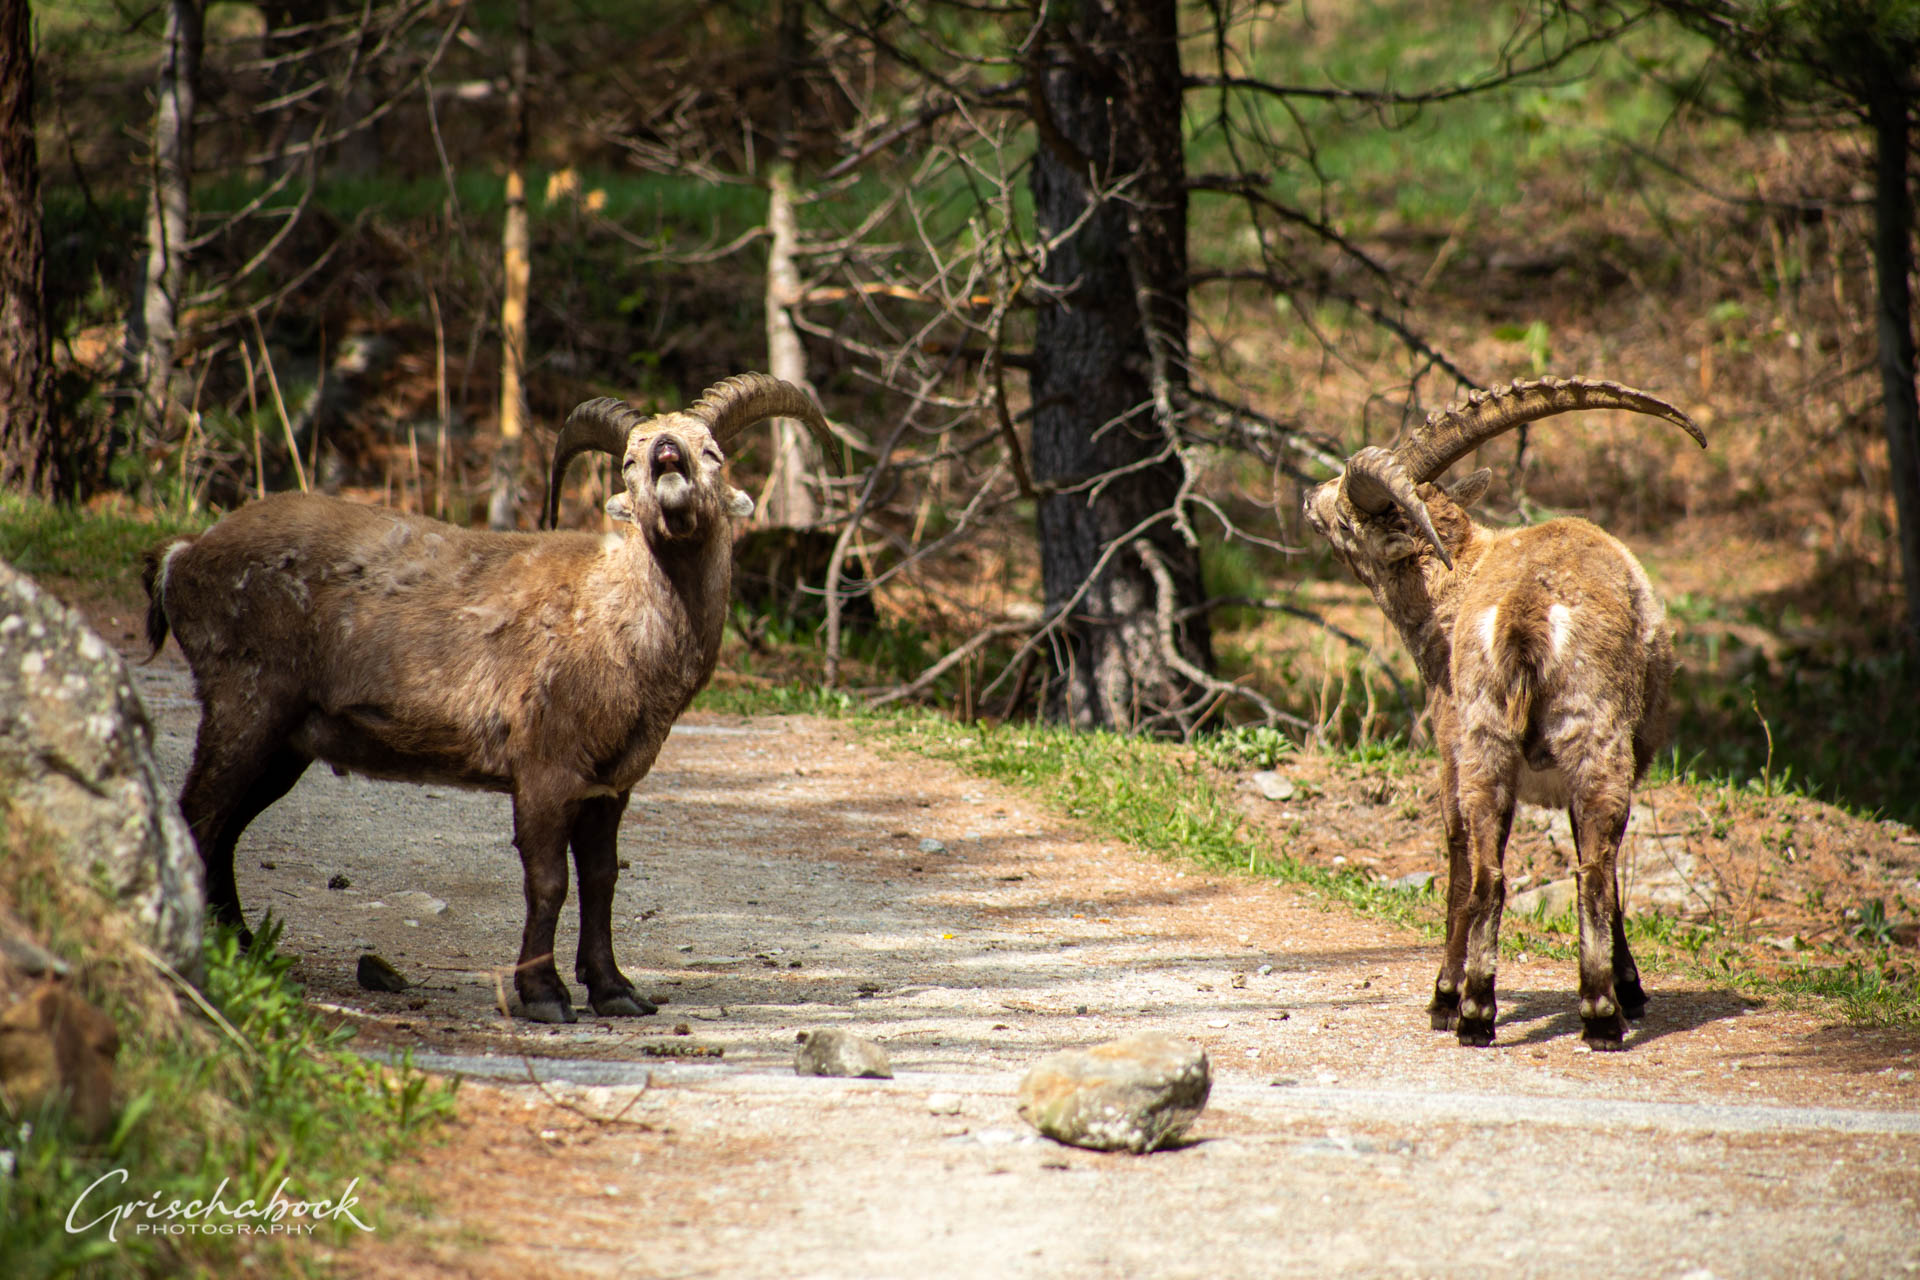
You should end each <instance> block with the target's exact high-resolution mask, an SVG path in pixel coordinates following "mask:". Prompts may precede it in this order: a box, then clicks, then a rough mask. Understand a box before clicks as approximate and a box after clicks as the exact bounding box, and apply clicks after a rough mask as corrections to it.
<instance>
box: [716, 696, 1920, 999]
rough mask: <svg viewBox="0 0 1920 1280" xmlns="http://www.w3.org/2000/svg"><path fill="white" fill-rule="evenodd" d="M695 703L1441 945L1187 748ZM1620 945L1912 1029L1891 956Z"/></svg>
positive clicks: (1429, 910)
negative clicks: (783, 723)
mask: <svg viewBox="0 0 1920 1280" xmlns="http://www.w3.org/2000/svg"><path fill="white" fill-rule="evenodd" d="M702 699H703V701H702V703H701V704H700V705H703V706H706V707H707V708H708V709H711V710H726V711H730V712H733V713H736V714H756V713H766V712H782V713H787V712H807V713H814V714H823V713H824V714H830V715H835V716H840V717H846V718H851V719H853V720H855V721H856V722H857V724H858V727H859V729H860V731H861V733H862V734H863V735H864V736H865V737H866V738H867V739H868V740H869V741H871V742H876V743H878V744H880V745H881V746H883V747H887V748H891V749H893V750H895V751H901V752H910V753H913V754H917V755H921V756H925V757H928V758H930V759H935V760H942V761H945V762H947V763H949V764H952V765H953V766H955V767H956V768H959V769H961V770H963V771H964V772H966V773H969V774H972V775H973V776H975V777H981V778H989V779H992V780H994V781H997V782H1003V783H1006V784H1008V785H1010V786H1013V787H1015V788H1018V789H1019V790H1022V791H1025V792H1027V793H1028V794H1030V795H1032V796H1033V797H1034V798H1036V799H1038V800H1039V801H1041V802H1042V803H1044V804H1046V805H1048V806H1049V807H1051V808H1053V809H1055V810H1057V811H1059V812H1061V813H1063V814H1064V815H1066V816H1068V817H1070V818H1073V819H1075V820H1076V821H1078V822H1080V823H1081V824H1083V825H1084V826H1085V827H1086V828H1087V829H1088V830H1090V831H1093V832H1095V833H1097V834H1099V835H1102V836H1107V837H1110V838H1113V839H1116V840H1120V841H1122V842H1124V843H1126V844H1129V845H1132V846H1133V847H1135V848H1138V849H1143V850H1146V851H1148V852H1151V853H1154V854H1158V855H1159V856H1161V857H1166V858H1178V859H1182V860H1187V861H1192V862H1196V863H1198V864H1200V865H1201V866H1204V867H1208V868H1210V869H1214V870H1219V871H1229V872H1238V873H1241V874H1251V875H1256V876H1261V877H1264V878H1268V879H1273V880H1277V881H1280V882H1283V883H1286V884H1291V885H1296V886H1298V887H1300V888H1301V889H1304V890H1306V891H1307V892H1308V893H1309V894H1310V895H1312V896H1314V897H1317V898H1319V899H1320V900H1321V901H1322V903H1323V904H1324V905H1325V906H1326V907H1327V908H1328V909H1334V908H1336V907H1344V908H1346V909H1348V910H1351V911H1354V912H1356V913H1358V914H1360V915H1363V916H1366V917H1368V918H1370V919H1375V920H1381V921H1386V922H1389V923H1392V924H1397V925H1401V926H1403V927H1406V928H1411V929H1414V930H1417V931H1418V932H1420V933H1421V934H1423V935H1425V936H1427V937H1429V938H1438V937H1441V936H1442V935H1443V934H1444V932H1445V919H1444V914H1443V908H1442V904H1441V902H1440V899H1439V896H1438V894H1437V893H1436V892H1435V891H1434V890H1433V889H1431V888H1429V889H1402V888H1396V887H1393V886H1392V885H1388V884H1381V883H1377V882H1376V881H1374V880H1373V878H1372V876H1371V875H1370V874H1369V873H1368V872H1367V871H1365V870H1364V869H1362V868H1359V867H1343V868H1327V867H1322V866H1319V865H1316V864H1313V863H1309V862H1306V861H1303V860H1301V859H1298V858H1295V857H1294V856H1292V854H1291V853H1290V852H1289V845H1290V843H1291V840H1292V838H1293V837H1294V836H1297V835H1300V834H1304V832H1305V823H1304V822H1303V823H1300V824H1297V825H1296V827H1295V828H1294V829H1293V830H1292V831H1289V832H1288V833H1286V834H1285V835H1284V836H1282V837H1281V839H1280V840H1279V841H1278V842H1277V843H1269V842H1268V841H1267V840H1266V839H1264V838H1263V837H1261V836H1260V835H1259V834H1258V833H1255V832H1253V831H1250V830H1249V829H1248V827H1247V824H1246V823H1245V821H1244V820H1243V819H1242V818H1241V816H1240V815H1239V814H1238V813H1237V812H1235V811H1234V809H1233V806H1232V804H1231V802H1230V801H1229V800H1228V798H1227V797H1226V796H1224V795H1223V794H1222V793H1221V792H1220V790H1219V789H1218V788H1217V787H1216V786H1215V784H1214V782H1213V780H1212V779H1211V778H1210V777H1209V776H1208V774H1207V772H1206V770H1205V769H1204V768H1203V767H1202V766H1201V765H1200V763H1199V759H1197V758H1196V754H1195V753H1194V752H1191V751H1190V750H1189V749H1187V748H1182V747H1178V746H1174V745H1171V744H1167V743H1160V742H1151V741H1145V740H1141V739H1137V738H1126V737H1120V736H1118V735H1114V734H1109V733H1092V734H1083V733H1073V732H1069V731H1067V730H1064V729H1058V728H1053V727H1050V726H1043V725H1033V724H1002V725H986V724H959V723H955V722H954V721H952V720H950V719H947V718H944V717H940V716H937V715H934V714H931V713H929V712H925V711H888V712H881V713H875V712H868V711H864V710H859V709H856V708H854V707H853V706H851V705H850V704H849V702H848V700H847V699H846V698H845V697H844V695H841V694H839V693H835V692H821V691H816V690H806V689H795V688H780V689H772V690H750V689H735V690H730V691H726V692H725V693H721V694H717V695H711V694H709V695H702ZM707 699H711V701H708V700H707ZM1267 745H1269V744H1265V743H1263V742H1262V741H1261V740H1260V738H1259V736H1258V735H1257V734H1249V733H1246V732H1244V731H1238V732H1234V733H1229V734H1226V735H1222V737H1221V739H1220V740H1219V742H1216V743H1214V744H1211V745H1203V746H1202V747H1201V748H1200V751H1199V753H1198V755H1200V756H1204V757H1207V758H1209V759H1214V758H1215V757H1220V758H1224V759H1225V760H1227V761H1228V765H1227V767H1246V766H1249V765H1262V766H1264V765H1265V764H1267V763H1270V761H1271V760H1275V759H1278V758H1279V755H1281V754H1284V752H1283V753H1278V754H1274V755H1269V754H1268V753H1267V752H1266V750H1265V747H1266V746H1267ZM1345 758H1346V759H1347V760H1348V762H1349V763H1351V764H1355V765H1359V766H1363V767H1366V768H1369V769H1377V770H1383V771H1386V772H1388V773H1392V774H1403V773H1406V772H1409V771H1411V770H1412V769H1413V768H1415V767H1416V765H1417V763H1418V758H1417V755H1416V754H1415V753H1413V752H1411V751H1409V750H1407V749H1406V748H1405V747H1404V746H1401V745H1398V744H1384V745H1382V744H1370V745H1368V746H1366V747H1364V748H1356V749H1355V750H1354V751H1352V752H1349V753H1348V754H1347V756H1346V757H1345ZM1216 762H1217V761H1216ZM1627 932H1628V937H1629V938H1630V939H1632V941H1633V944H1634V951H1635V958H1636V959H1637V960H1639V961H1640V964H1641V967H1642V969H1644V970H1646V971H1648V972H1664V973H1672V974H1679V975H1682V976H1689V977H1696V978H1700V979H1702V980H1705V981H1708V982H1712V983H1714V984H1716V985H1720V986H1724V987H1728V988H1731V989H1733V990H1736V991H1741V992H1745V993H1748V994H1750V995H1755V996H1761V997H1766V998H1772V999H1777V1000H1779V1001H1780V1002H1781V1003H1782V1004H1786V1005H1789V1006H1795V1005H1799V1006H1806V1007H1812V1008H1816V1009H1817V1010H1824V1011H1836V1012H1838V1013H1839V1014H1840V1015H1841V1016H1842V1017H1844V1018H1846V1019H1847V1020H1849V1021H1852V1022H1858V1023H1863V1024H1869V1025H1907V1026H1912V1025H1920V975H1917V974H1916V973H1915V972H1914V970H1913V967H1912V966H1911V964H1910V963H1903V962H1902V961H1901V960H1900V959H1899V958H1898V955H1899V953H1898V950H1897V949H1896V948H1891V947H1889V946H1885V945H1882V946H1878V947H1873V948H1869V949H1868V950H1867V951H1866V952H1864V953H1861V952H1854V953H1849V954H1846V955H1844V956H1842V955H1841V954H1840V953H1839V952H1837V951H1836V952H1832V953H1822V954H1821V955H1820V956H1817V957H1810V962H1809V963H1808V964H1807V965H1806V966H1805V967H1804V968H1802V969H1800V970H1799V971H1798V972H1795V973H1790V974H1788V975H1786V976H1784V977H1772V976H1765V975H1762V974H1759V973H1756V972H1754V970H1753V969H1752V967H1751V964H1750V962H1749V961H1748V959H1747V957H1746V952H1745V951H1744V950H1743V949H1742V946H1741V943H1740V941H1739V940H1738V939H1736V938H1733V937H1731V936H1729V935H1728V934H1727V933H1726V932H1725V931H1723V930H1721V929H1718V928H1716V927H1714V926H1711V925H1705V926H1703V925H1696V924H1693V923H1690V922H1687V921H1681V920H1676V919H1673V918H1671V917H1666V916H1659V915H1641V916H1631V917H1629V918H1628V921H1627ZM1500 948H1501V953H1502V954H1503V955H1505V956H1508V957H1509V958H1511V957H1513V956H1516V955H1519V954H1520V953H1522V952H1526V953H1530V954H1533V955H1537V956H1546V957H1550V958H1553V959H1558V960H1567V961H1571V960H1574V959H1577V958H1578V955H1579V932H1578V929H1577V927H1576V925H1575V923H1574V921H1573V919H1572V915H1571V912H1568V913H1565V914H1563V915H1562V916H1561V917H1559V918H1551V917H1549V918H1542V917H1536V916H1518V915H1508V916H1507V917H1506V921H1505V924H1504V927H1503V928H1502V930H1501V938H1500Z"/></svg>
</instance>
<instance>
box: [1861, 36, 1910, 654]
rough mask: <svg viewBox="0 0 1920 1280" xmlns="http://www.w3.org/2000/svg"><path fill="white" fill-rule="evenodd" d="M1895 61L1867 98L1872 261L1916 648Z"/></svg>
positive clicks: (1905, 230) (1902, 159) (1904, 175)
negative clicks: (1871, 173) (1870, 135)
mask: <svg viewBox="0 0 1920 1280" xmlns="http://www.w3.org/2000/svg"><path fill="white" fill-rule="evenodd" d="M1900 74H1901V73H1900V72H1899V71H1898V70H1897V69H1896V70H1894V71H1893V72H1892V73H1890V74H1889V75H1888V76H1887V77H1886V79H1885V82H1884V84H1883V85H1882V86H1880V91H1879V92H1877V93H1875V94H1873V95H1872V96H1871V97H1870V99H1869V101H1868V118H1869V120H1870V122H1871V124H1872V126H1873V135H1874V200H1873V216H1874V225H1873V263H1874V273H1875V275H1876V277H1877V279H1878V283H1879V305H1878V306H1877V307H1876V308H1875V311H1876V315H1877V320H1878V323H1877V325H1876V329H1877V331H1878V345H1879V355H1880V361H1879V363H1880V388H1881V395H1882V398H1883V400H1884V406H1883V413H1884V416H1885V422H1886V431H1887V462H1888V469H1889V471H1890V472H1891V474H1892V480H1893V503H1894V512H1895V515H1896V518H1897V519H1898V521H1899V526H1900V527H1899V531H1898V535H1899V543H1900V564H1901V569H1902V571H1903V573H1904V575H1905V581H1906V588H1907V643H1908V645H1909V646H1910V647H1911V648H1912V649H1913V650H1914V651H1915V652H1916V653H1920V392H1917V391H1916V387H1915V384H1914V373H1915V369H1914V339H1913V291H1912V287H1911V285H1910V283H1909V282H1910V281H1911V279H1912V277H1913V188H1912V186H1911V177H1910V174H1909V172H1908V169H1907V148H1908V145H1909V138H1910V136H1911V126H1910V123H1909V116H1908V111H1909V109H1910V105H1911V104H1910V103H1909V102H1908V96H1907V95H1906V94H1905V93H1903V92H1902V91H1901V86H1900V81H1899V78H1898V77H1899V75H1900Z"/></svg>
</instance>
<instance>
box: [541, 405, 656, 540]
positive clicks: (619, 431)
mask: <svg viewBox="0 0 1920 1280" xmlns="http://www.w3.org/2000/svg"><path fill="white" fill-rule="evenodd" d="M645 421H647V415H645V414H644V413H641V412H640V411H639V410H638V409H635V408H634V407H633V406H632V405H630V404H628V403H627V402H626V401H624V400H615V399H614V398H613V397H612V396H601V397H600V398H599V399H597V400H588V401H586V402H585V403H583V404H581V405H579V406H578V407H576V408H575V409H574V411H573V412H572V413H570V414H568V415H567V421H566V425H564V426H562V427H561V428H560V438H559V439H557V440H555V441H554V442H553V468H552V470H551V471H549V472H548V476H547V503H546V507H545V509H544V510H543V511H542V513H541V517H540V527H541V528H542V529H551V528H553V527H554V526H555V525H557V524H558V523H559V521H560V482H561V481H563V480H565V479H566V477H567V464H568V463H570V462H572V461H573V460H574V458H575V457H577V456H578V455H580V454H582V453H585V452H586V451H587V450H589V449H597V450H599V451H600V452H601V453H610V454H612V455H613V456H614V457H616V458H618V457H620V456H621V455H622V454H624V453H625V452H626V451H627V436H628V435H629V434H630V433H631V432H632V431H633V429H634V428H635V427H637V426H639V425H640V424H641V423H643V422H645Z"/></svg>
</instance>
